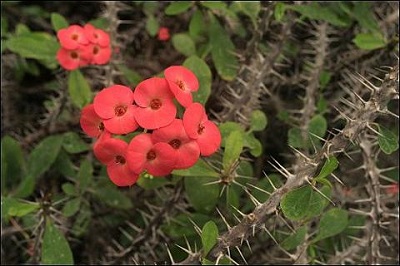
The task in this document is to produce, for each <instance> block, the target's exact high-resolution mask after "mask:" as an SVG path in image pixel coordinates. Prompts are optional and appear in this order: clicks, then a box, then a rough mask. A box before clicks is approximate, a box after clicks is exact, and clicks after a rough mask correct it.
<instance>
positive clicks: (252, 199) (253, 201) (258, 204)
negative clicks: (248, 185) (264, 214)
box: [244, 189, 261, 207]
mask: <svg viewBox="0 0 400 266" xmlns="http://www.w3.org/2000/svg"><path fill="white" fill-rule="evenodd" d="M244 191H245V192H246V194H247V195H249V197H250V200H251V202H252V203H253V204H254V206H256V207H258V206H260V205H261V202H259V201H258V200H257V199H256V197H254V196H253V195H252V194H251V193H250V192H249V191H248V190H247V189H245V190H244Z"/></svg>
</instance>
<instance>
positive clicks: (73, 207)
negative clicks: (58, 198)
mask: <svg viewBox="0 0 400 266" xmlns="http://www.w3.org/2000/svg"><path fill="white" fill-rule="evenodd" d="M80 206H81V199H80V198H74V199H71V200H69V201H67V202H66V203H65V205H64V207H63V208H62V211H61V212H62V213H63V214H64V216H65V217H71V216H73V215H74V214H75V213H77V212H78V211H79V207H80Z"/></svg>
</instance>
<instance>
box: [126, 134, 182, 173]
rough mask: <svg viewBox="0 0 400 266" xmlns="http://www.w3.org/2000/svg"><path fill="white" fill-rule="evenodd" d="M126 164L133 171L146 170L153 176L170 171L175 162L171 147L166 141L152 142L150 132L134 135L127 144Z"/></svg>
mask: <svg viewBox="0 0 400 266" xmlns="http://www.w3.org/2000/svg"><path fill="white" fill-rule="evenodd" d="M127 159H128V165H129V167H130V169H131V170H132V171H134V172H142V171H143V170H147V172H148V173H149V174H151V175H154V176H164V175H168V174H170V173H171V172H172V170H173V167H174V165H175V162H176V158H175V157H174V150H173V148H172V147H171V146H170V145H168V144H167V143H162V142H160V143H155V144H154V143H153V141H152V139H151V134H149V133H143V134H140V135H137V136H135V137H134V138H133V139H132V140H131V142H130V143H129V146H128V152H127Z"/></svg>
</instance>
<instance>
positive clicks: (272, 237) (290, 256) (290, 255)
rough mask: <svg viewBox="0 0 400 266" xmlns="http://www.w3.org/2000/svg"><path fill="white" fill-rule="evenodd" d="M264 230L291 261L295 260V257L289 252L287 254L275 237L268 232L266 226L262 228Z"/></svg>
mask: <svg viewBox="0 0 400 266" xmlns="http://www.w3.org/2000/svg"><path fill="white" fill-rule="evenodd" d="M262 228H263V229H264V231H265V232H267V234H268V235H269V237H270V238H271V239H272V241H274V242H275V244H276V245H277V246H278V248H279V249H280V250H282V251H283V252H284V253H285V254H286V255H288V256H289V258H291V259H293V260H294V259H295V256H293V255H292V254H290V253H289V252H287V251H286V250H285V249H284V248H282V247H281V245H279V243H278V242H277V241H276V239H275V238H274V236H273V235H272V234H271V233H270V232H269V231H268V229H267V227H266V226H265V224H264V225H263V227H262Z"/></svg>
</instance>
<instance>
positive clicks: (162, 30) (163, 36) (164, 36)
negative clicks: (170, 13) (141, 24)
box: [157, 27, 170, 41]
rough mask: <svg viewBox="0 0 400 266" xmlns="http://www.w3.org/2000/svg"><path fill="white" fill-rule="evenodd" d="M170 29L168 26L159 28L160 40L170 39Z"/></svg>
mask: <svg viewBox="0 0 400 266" xmlns="http://www.w3.org/2000/svg"><path fill="white" fill-rule="evenodd" d="M169 37H170V36H169V29H168V28H166V27H161V28H160V29H159V30H158V35H157V38H158V39H159V40H160V41H168V40H169Z"/></svg>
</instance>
